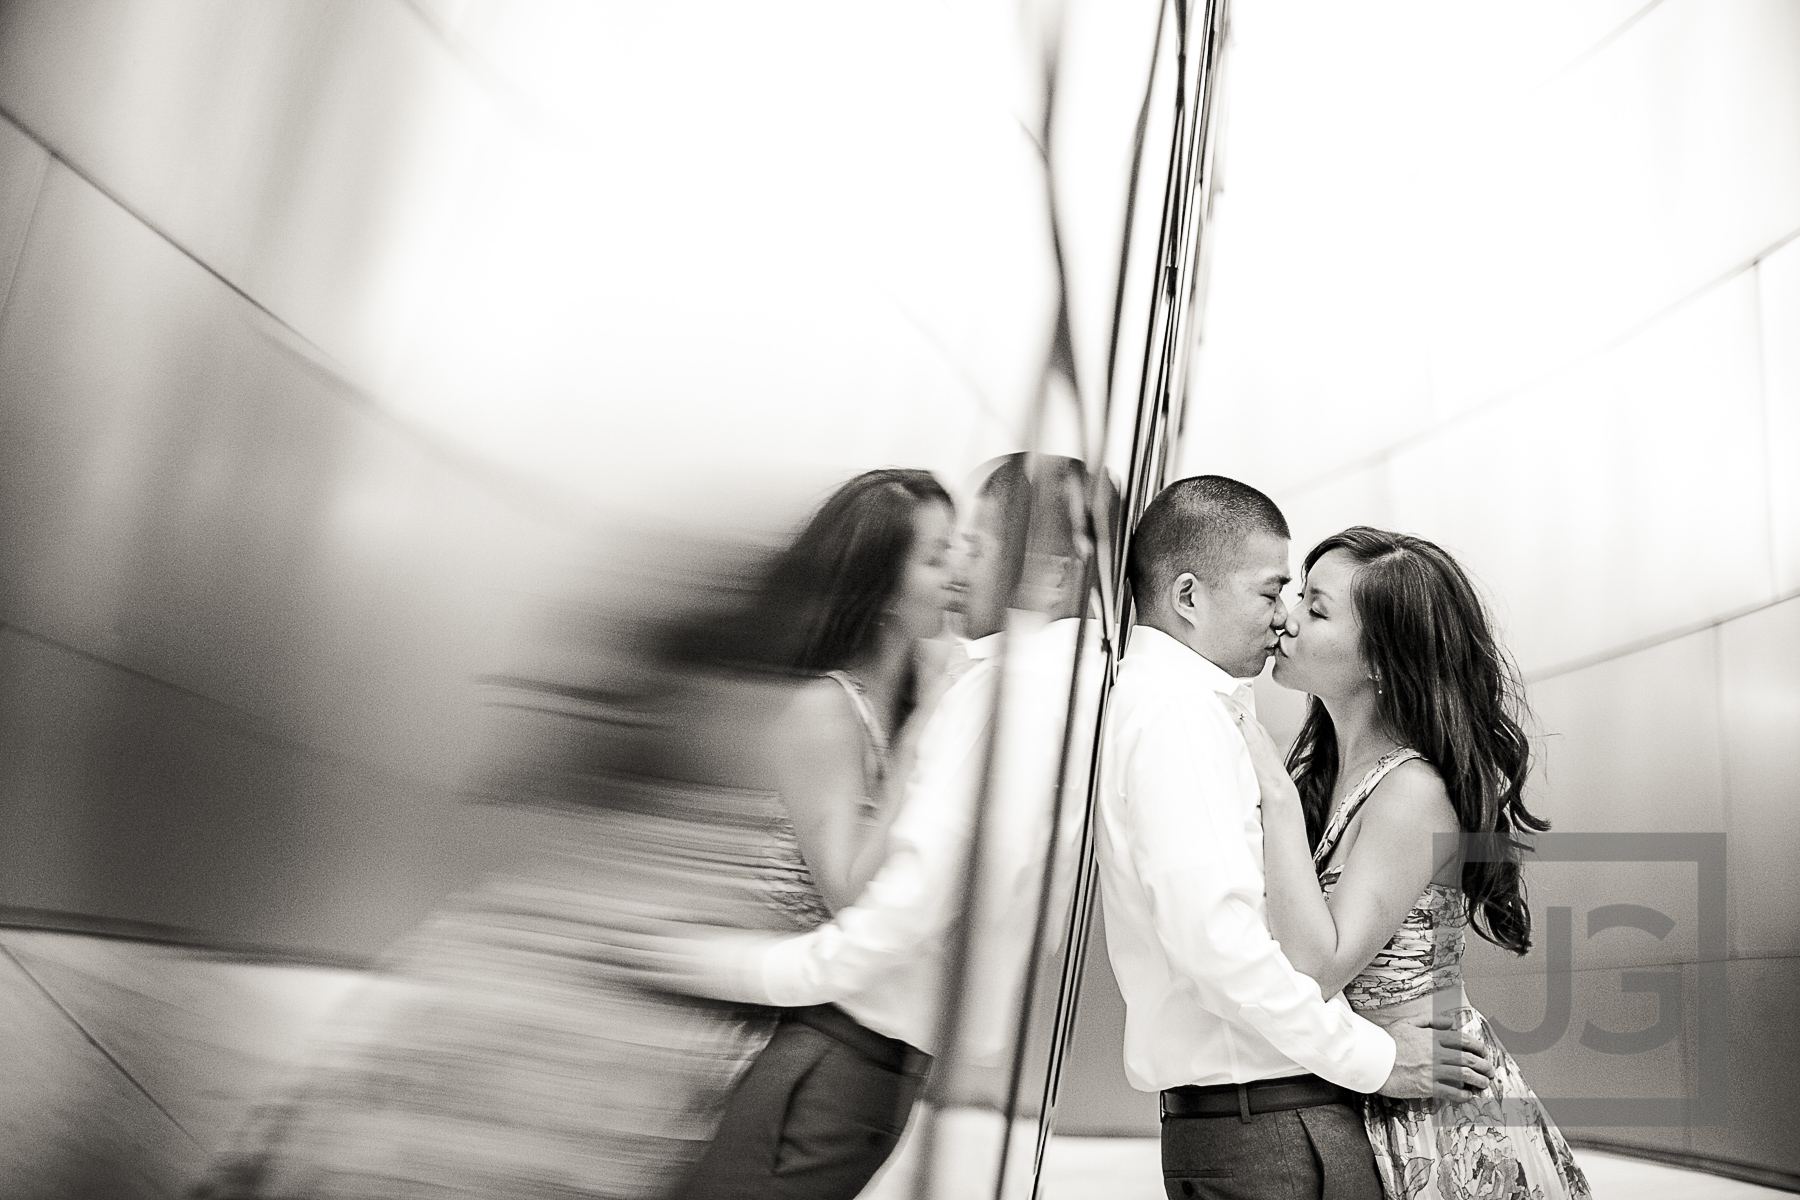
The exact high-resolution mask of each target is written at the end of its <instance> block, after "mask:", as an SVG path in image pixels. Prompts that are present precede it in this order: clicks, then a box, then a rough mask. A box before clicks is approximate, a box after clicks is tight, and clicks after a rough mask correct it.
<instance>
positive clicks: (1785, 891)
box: [1719, 600, 1800, 958]
mask: <svg viewBox="0 0 1800 1200" xmlns="http://www.w3.org/2000/svg"><path fill="white" fill-rule="evenodd" d="M1719 656H1720V669H1719V687H1720V697H1721V700H1720V709H1721V713H1720V715H1721V717H1722V721H1721V724H1722V726H1723V729H1724V737H1725V780H1726V792H1727V797H1728V799H1727V813H1728V816H1729V824H1728V826H1727V828H1728V830H1729V832H1730V841H1729V842H1728V844H1727V850H1726V863H1727V869H1728V880H1729V885H1730V889H1731V908H1730V913H1731V919H1732V926H1731V934H1732V942H1731V947H1732V955H1733V956H1734V957H1739V958H1771V957H1777V956H1782V957H1789V958H1791V957H1794V956H1795V955H1800V869H1796V865H1797V864H1800V737H1796V736H1795V731H1796V730H1800V600H1789V601H1788V602H1786V603H1785V604H1778V605H1776V606H1774V607H1772V608H1766V609H1764V610H1762V611H1761V612H1758V613H1753V614H1751V615H1750V616H1747V617H1742V618H1740V619H1738V620H1736V621H1732V622H1730V623H1728V624H1726V625H1724V626H1722V627H1721V628H1720V629H1719Z"/></svg>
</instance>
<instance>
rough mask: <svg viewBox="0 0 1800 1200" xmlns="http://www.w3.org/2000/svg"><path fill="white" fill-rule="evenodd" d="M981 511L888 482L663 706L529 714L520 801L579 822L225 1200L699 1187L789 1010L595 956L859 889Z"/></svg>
mask: <svg viewBox="0 0 1800 1200" xmlns="http://www.w3.org/2000/svg"><path fill="white" fill-rule="evenodd" d="M951 519H952V518H951V507H950V501H949V498H948V496H947V495H946V494H945V492H944V490H943V488H942V487H941V486H940V485H939V484H938V483H937V481H936V480H935V479H933V478H932V477H931V476H930V475H929V474H928V473H926V472H922V471H875V472H869V473H867V474H865V475H862V476H859V477H858V478H856V479H854V480H852V481H850V482H849V483H848V484H846V485H845V486H844V487H843V488H841V489H840V490H839V491H838V492H837V493H836V494H834V495H833V496H832V497H831V498H830V499H829V500H828V501H827V502H826V503H825V505H824V506H823V507H822V508H821V509H820V510H819V511H818V513H817V514H816V515H815V516H814V517H813V518H812V520H811V521H810V522H809V523H808V524H807V526H806V528H805V529H804V530H803V531H802V532H801V533H800V535H799V537H798V538H797V539H796V540H795V542H794V543H793V545H792V546H791V547H790V548H789V549H788V550H787V551H785V552H784V553H783V554H782V555H781V556H780V557H779V558H778V560H777V561H776V564H775V566H774V568H773V569H772V570H771V571H770V572H769V574H768V576H767V578H766V579H765V581H764V584H763V586H762V587H761V588H760V589H759V590H758V594H757V595H756V597H755V598H754V600H753V602H752V603H751V604H750V605H749V606H748V610H747V611H739V612H738V613H737V614H736V615H715V617H714V618H712V619H709V620H701V621H697V622H688V623H687V624H686V625H685V626H684V629H683V632H682V633H680V634H679V635H676V636H673V637H664V638H663V639H661V645H660V648H659V650H658V651H657V652H656V653H655V654H654V655H653V656H652V657H653V659H654V661H655V662H656V663H657V664H659V666H660V670H659V671H657V672H654V673H653V675H654V677H655V689H654V691H646V692H644V693H642V694H640V695H638V696H637V697H636V698H635V700H633V701H632V702H631V703H629V704H621V702H620V697H619V696H617V695H616V694H615V695H606V694H604V693H601V692H599V691H598V690H596V689H593V688H591V687H590V688H587V689H581V688H570V687H551V686H548V685H538V686H536V687H535V688H532V689H529V694H528V695H526V696H525V698H524V699H522V700H521V699H520V695H519V694H515V695H514V696H513V697H510V698H509V699H510V701H511V703H510V707H509V708H508V709H507V711H509V712H511V713H512V714H513V715H514V717H515V718H516V720H515V722H514V724H513V726H512V727H511V728H509V729H508V730H507V736H508V739H509V740H512V741H516V742H520V743H523V744H524V745H525V746H527V747H528V748H529V753H527V754H526V755H525V758H526V759H527V760H528V761H526V762H524V763H523V766H522V768H521V769H517V770H514V771H513V772H511V774H510V779H511V786H509V787H508V788H507V789H506V794H508V795H509V796H510V797H511V798H515V799H518V798H524V799H529V800H531V801H533V802H534V803H536V804H539V805H541V806H544V807H545V808H546V809H556V810H559V811H560V814H561V815H560V816H558V817H556V818H555V819H556V820H557V822H558V824H557V827H556V828H555V829H554V830H552V831H551V834H550V836H549V837H547V838H546V839H545V845H544V847H543V848H542V850H541V851H539V852H538V853H537V854H536V855H535V856H534V857H532V858H531V859H530V860H529V861H528V862H527V863H526V864H525V865H523V866H522V867H520V868H518V869H516V870H514V871H511V872H509V873H506V874H502V875H496V876H493V877H491V878H489V879H488V880H486V881H485V882H484V883H483V884H482V885H481V887H480V888H478V889H477V890H476V891H475V893H474V894H472V895H470V896H467V897H463V898H461V899H460V900H458V901H457V902H455V903H453V904H452V905H450V906H448V907H447V908H446V909H445V910H444V911H441V912H440V913H438V914H436V915H435V916H434V917H433V918H432V919H431V920H429V921H428V922H426V923H425V925H424V926H423V927H422V928H421V929H419V930H417V931H415V932H414V933H413V934H412V935H411V936H409V937H408V938H407V939H406V940H405V941H404V942H403V943H402V944H401V945H400V946H399V947H398V948H397V949H396V950H395V951H394V952H393V953H392V954H390V955H389V956H388V959H387V961H386V962H385V963H384V964H383V966H384V969H383V970H382V971H381V972H380V973H379V974H378V975H377V976H376V977H375V978H374V979H373V980H372V981H371V984H370V986H369V987H367V988H366V989H365V990H364V993H363V995H362V996H361V997H360V999H359V1000H358V1001H357V1002H356V1003H355V1004H354V1005H353V1006H352V1007H351V1010H350V1011H349V1012H348V1013H347V1014H345V1015H344V1016H343V1017H342V1018H340V1019H339V1020H338V1021H337V1022H336V1023H335V1027H334V1029H333V1030H332V1032H331V1034H330V1035H329V1036H328V1037H326V1038H325V1039H323V1041H322V1044H321V1045H320V1047H319V1048H318V1051H317V1053H316V1055H315V1059H314V1061H313V1062H311V1063H310V1064H308V1068H307V1070H306V1072H305V1074H304V1076H303V1078H302V1079H301V1080H300V1082H299V1085H298V1086H297V1087H295V1088H293V1089H291V1090H290V1091H289V1092H288V1093H287V1094H286V1095H284V1096H283V1097H282V1098H281V1099H280V1100H279V1101H278V1102H276V1103H273V1104H269V1105H265V1106H264V1107H263V1108H262V1109H261V1110H260V1111H259V1112H258V1113H257V1114H256V1115H255V1117H254V1119H253V1120H252V1122H251V1123H250V1125H249V1126H248V1127H247V1128H246V1129H245V1131H244V1132H243V1133H242V1135H241V1136H240V1137H239V1138H238V1139H237V1140H236V1143H235V1145H234V1146H233V1147H232V1148H231V1149H230V1150H229V1151H228V1152H227V1153H225V1154H223V1155H221V1156H220V1158H219V1160H218V1161H217V1162H216V1163H215V1164H214V1169H213V1171H212V1172H211V1173H210V1174H209V1176H208V1179H207V1181H206V1183H205V1184H204V1185H202V1187H201V1189H200V1191H199V1194H200V1195H202V1196H207V1197H215V1198H219V1200H226V1198H249V1197H256V1198H258V1200H276V1198H283V1200H290V1198H291V1200H300V1198H302V1197H304V1198H305V1200H343V1198H346V1197H370V1198H371V1200H373V1198H375V1197H383V1198H391V1197H393V1196H400V1195H404V1196H409V1197H451V1196H458V1197H461V1196H468V1197H474V1196H481V1197H494V1198H496V1200H499V1198H501V1197H506V1198H509V1200H510V1198H514V1197H552V1196H554V1197H559V1198H561V1197H568V1196H575V1195H581V1196H604V1197H654V1196H665V1195H668V1194H670V1193H671V1191H672V1190H673V1189H674V1188H675V1187H676V1186H677V1185H678V1184H679V1182H680V1181H681V1179H682V1178H683V1177H684V1176H685V1175H686V1174H687V1173H688V1172H689V1171H691V1170H692V1168H693V1166H694V1164H695V1163H696V1162H697V1161H699V1159H700V1157H701V1155H702V1153H703V1152H704V1151H705V1149H706V1147H707V1145H708V1144H709V1142H710V1141H711V1140H712V1138H713V1136H714V1134H715V1132H716V1130H717V1128H718V1124H719V1119H720V1114H721V1112H722V1111H723V1109H724V1106H725V1101H726V1099H727V1097H728V1096H729V1095H730V1093H731V1091H732V1089H733V1087H734V1086H736V1084H737V1083H738V1082H739V1080H740V1079H741V1078H742V1077H743V1076H744V1074H745V1072H746V1070H747V1069H748V1068H749V1066H750V1065H751V1063H752V1062H753V1061H755V1060H756V1058H757V1056H758V1055H759V1053H760V1052H762V1050H763V1049H764V1047H765V1046H767V1045H768V1044H769V1043H770V1039H771V1038H772V1037H773V1036H775V1035H776V1033H777V1014H776V1013H775V1012H774V1011H773V1010H769V1009H763V1008H756V1007H753V1006H747V1005H739V1004H730V1003H725V1002H717V1001H710V1000H703V999H693V998H688V997H680V996H674V995H670V994H667V993H660V992H652V991H648V990H646V989H644V988H642V987H640V986H637V985H636V984H635V983H633V982H632V981H631V980H630V979H629V978H626V977H625V976H624V975H623V974H622V973H621V972H618V971H615V970H613V969H611V968H609V967H607V966H605V965H604V964H603V963H602V962H601V961H599V958H600V956H598V955H596V954H595V953H594V952H593V951H594V947H595V945H596V943H597V941H598V940H599V939H600V938H601V937H602V936H603V933H602V931H604V930H605V929H606V928H607V927H608V926H609V925H611V924H614V923H616V922H619V921H641V920H642V919H643V918H644V917H645V916H654V917H658V918H662V919H669V920H675V921H688V922H695V923H703V924H707V925H723V926H730V927H736V928H743V929H753V930H760V931H766V932H775V933H788V932H800V931H804V930H806V929H809V928H812V927H814V926H816V925H818V924H820V923H822V922H824V921H825V920H827V919H828V916H829V913H830V911H831V909H832V905H833V903H834V902H842V901H843V900H844V898H845V897H846V896H854V894H855V892H856V891H857V890H858V889H859V888H860V887H861V884H862V882H863V881H865V880H866V878H867V876H868V875H869V874H870V873H872V872H873V870H874V867H875V866H876V865H878V864H879V861H880V846H879V841H880V838H881V836H882V833H883V830H884V823H885V821H886V819H887V817H888V815H889V809H890V808H891V806H890V805H889V804H888V803H887V800H888V797H889V795H890V791H891V789H890V788H889V783H890V781H891V780H893V779H894V778H895V777H896V776H897V775H898V769H897V767H896V765H895V764H894V761H893V760H894V755H895V753H896V752H897V751H896V750H895V749H893V747H894V746H895V745H896V743H898V744H899V745H900V747H901V750H900V751H898V752H902V753H903V752H904V745H905V742H906V740H907V738H906V734H905V730H906V728H907V725H908V718H909V717H910V716H913V714H914V713H915V711H916V706H915V703H914V695H915V692H916V690H917V688H916V680H917V676H918V672H917V668H916V667H915V659H916V658H917V657H918V656H919V654H920V652H921V642H922V641H923V640H925V639H930V638H933V637H935V636H937V635H938V634H939V633H940V632H941V629H942V625H943V621H944V615H945V611H946V608H947V606H948V603H949V601H950V599H951V581H950V573H949V567H948V563H947V561H946V560H947V556H948V553H949V537H950V525H951ZM521 694H524V693H523V691H522V692H521ZM914 719H916V717H915V718H914ZM896 734H899V735H900V736H898V737H896V736H895V735H896ZM905 1084H906V1081H898V1082H897V1083H896V1087H897V1088H898V1087H902V1086H905Z"/></svg>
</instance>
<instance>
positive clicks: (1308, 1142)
mask: <svg viewBox="0 0 1800 1200" xmlns="http://www.w3.org/2000/svg"><path fill="white" fill-rule="evenodd" d="M1128 570H1129V574H1130V581H1131V587H1132V593H1133V598H1134V604H1135V605H1136V624H1135V626H1134V627H1133V629H1132V631H1131V638H1130V643H1129V647H1128V649H1127V651H1126V655H1125V658H1124V662H1123V664H1122V665H1121V667H1120V671H1119V678H1118V682H1117V685H1116V686H1115V688H1114V690H1113V693H1112V700H1111V706H1110V709H1109V711H1108V714H1107V724H1106V732H1105V739H1106V740H1105V746H1104V754H1103V757H1102V760H1101V762H1102V765H1101V785H1100V800H1099V821H1100V831H1099V855H1100V879H1101V895H1102V898H1103V901H1104V904H1105V911H1106V937H1107V945H1108V949H1109V951H1110V954H1111V958H1112V966H1113V973H1114V975H1115V976H1116V977H1117V979H1118V982H1119V990H1120V992H1121V993H1122V994H1123V996H1124V998H1125V1007H1126V1018H1125V1072H1126V1075H1127V1077H1128V1078H1129V1080H1130V1082H1131V1084H1132V1086H1134V1087H1136V1088H1139V1089H1140V1090H1144V1091H1158V1092H1161V1094H1162V1111H1163V1124H1162V1153H1163V1172H1164V1176H1165V1180H1166V1182H1167V1185H1168V1187H1169V1189H1170V1193H1169V1194H1170V1195H1177V1194H1179V1195H1181V1196H1184V1197H1187V1196H1196V1197H1210V1198H1216V1200H1252V1198H1261V1197H1276V1196H1279V1197H1282V1198H1284V1200H1286V1198H1289V1197H1308V1196H1317V1197H1326V1198H1331V1200H1337V1198H1343V1200H1380V1198H1381V1183H1380V1180H1379V1179H1378V1177H1377V1176H1376V1172H1375V1164H1374V1159H1373V1156H1372V1154H1371V1152H1370V1149H1369V1143H1368V1138H1367V1136H1366V1135H1365V1133H1364V1132H1363V1123H1362V1117H1361V1115H1360V1113H1359V1111H1358V1109H1357V1108H1356V1107H1355V1105H1354V1103H1353V1102H1354V1100H1355V1095H1354V1094H1355V1093H1358V1092H1364V1093H1367V1092H1376V1091H1379V1092H1380V1093H1381V1094H1382V1095H1386V1096H1396V1097H1425V1096H1430V1095H1432V1094H1434V1083H1437V1082H1438V1080H1439V1077H1440V1076H1441V1077H1442V1083H1441V1084H1439V1086H1438V1087H1437V1088H1436V1089H1435V1090H1436V1092H1437V1094H1447V1092H1446V1089H1447V1088H1458V1089H1460V1088H1462V1087H1467V1088H1468V1089H1469V1090H1475V1089H1478V1088H1480V1087H1482V1086H1485V1084H1486V1082H1487V1076H1488V1073H1489V1071H1490V1067H1489V1065H1488V1062H1487V1059H1486V1056H1485V1053H1484V1047H1482V1046H1481V1045H1480V1044H1479V1043H1477V1042H1475V1041H1474V1039H1465V1038H1464V1037H1463V1035H1462V1034H1460V1033H1456V1032H1453V1031H1452V1032H1447V1033H1442V1034H1440V1033H1438V1032H1437V1031H1436V1030H1434V1029H1432V1028H1430V1027H1429V1026H1428V1025H1426V1024H1425V1021H1426V1020H1428V1018H1420V1021H1419V1023H1417V1024H1405V1023H1402V1024H1397V1025H1395V1026H1394V1027H1393V1029H1392V1031H1391V1033H1392V1036H1390V1034H1389V1033H1388V1032H1384V1031H1383V1030H1381V1029H1380V1028H1378V1027H1377V1026H1375V1025H1372V1024H1370V1023H1369V1022H1367V1021H1365V1020H1363V1019H1362V1018H1361V1017H1358V1016H1357V1015H1355V1014H1354V1013H1353V1012H1351V1010H1350V1007H1349V1005H1348V1004H1346V1003H1345V1001H1344V999H1343V997H1342V996H1341V995H1339V996H1334V997H1332V998H1331V999H1330V1000H1329V1001H1327V1000H1326V999H1325V998H1324V997H1323V996H1321V995H1320V993H1319V988H1318V985H1317V984H1316V983H1314V982H1313V981H1312V980H1311V979H1309V978H1308V977H1306V976H1304V975H1301V974H1300V973H1298V972H1297V971H1295V970H1294V969H1293V967H1291V966H1290V965H1289V964H1288V962H1287V959H1286V958H1284V957H1283V956H1282V953H1281V949H1280V947H1279V946H1278V945H1277V944H1276V943H1275V941H1274V940H1273V939H1272V938H1271V937H1270V935H1269V931H1268V925H1267V921H1266V917H1265V912H1264V906H1263V874H1262V825H1261V815H1260V811H1259V807H1258V805H1259V799H1260V797H1259V792H1258V788H1257V784H1256V776H1255V772H1254V770H1253V769H1252V767H1251V762H1250V756H1249V751H1248V750H1247V749H1246V747H1245V744H1244V740H1243V737H1242V735H1241V733H1240V732H1239V730H1238V728H1237V726H1236V724H1235V721H1234V720H1233V718H1232V717H1231V716H1230V715H1228V714H1227V712H1226V709H1225V707H1224V706H1223V705H1222V704H1221V703H1220V702H1219V699H1218V697H1220V696H1230V697H1233V698H1234V699H1236V700H1237V701H1238V702H1239V703H1240V704H1241V705H1243V706H1245V707H1246V708H1248V707H1249V706H1250V705H1251V703H1252V701H1251V691H1250V684H1249V680H1250V679H1251V678H1253V677H1254V676H1256V675H1257V674H1259V673H1260V672H1261V671H1262V668H1263V665H1264V663H1265V662H1266V661H1267V659H1268V657H1269V655H1270V654H1271V653H1272V652H1273V651H1274V648H1275V645H1276V641H1277V638H1278V637H1279V631H1280V630H1281V629H1282V628H1283V626H1284V625H1285V624H1286V622H1287V610H1286V608H1285V606H1284V605H1283V603H1282V599H1281V590H1282V588H1283V587H1284V586H1285V585H1286V584H1287V583H1288V527H1287V522H1286V521H1285V520H1284V519H1283V517H1282V515H1281V512H1280V510H1279V509H1277V508H1276V507H1275V505H1274V503H1273V502H1272V501H1270V500H1269V498H1268V497H1267V496H1264V495H1263V494H1262V493H1261V492H1259V491H1257V490H1256V489H1254V488H1251V487H1247V486H1245V485H1244V484H1241V483H1238V482H1237V481H1235V480H1231V479H1225V478H1223V477H1220V476H1199V477H1196V478H1191V479H1183V480H1180V481H1178V482H1176V483H1173V484H1171V485H1170V486H1169V487H1168V488H1166V489H1165V490H1164V491H1163V492H1162V493H1161V494H1160V495H1158V496H1157V497H1156V499H1155V500H1154V501H1152V503H1151V504H1150V506H1149V507H1148V508H1147V509H1146V510H1145V512H1144V515H1143V518H1142V520H1141V521H1140V522H1139V523H1138V527H1137V530H1136V533H1135V536H1134V541H1133V544H1132V549H1131V555H1130V562H1129V567H1128ZM1445 1024H1448V1022H1447V1021H1446V1022H1445Z"/></svg>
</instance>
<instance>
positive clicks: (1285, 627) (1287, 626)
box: [1269, 596, 1300, 637]
mask: <svg viewBox="0 0 1800 1200" xmlns="http://www.w3.org/2000/svg"><path fill="white" fill-rule="evenodd" d="M1269 624H1270V625H1271V626H1273V627H1274V629H1275V632H1276V633H1282V634H1286V635H1287V636H1288V637H1293V636H1294V635H1295V634H1297V633H1299V632H1300V628H1299V625H1298V624H1297V623H1296V622H1295V621H1294V615H1293V614H1292V613H1291V612H1289V611H1288V606H1287V601H1285V600H1283V599H1281V598H1280V597H1279V596H1278V597H1276V599H1275V613H1274V615H1273V616H1272V617H1270V618H1269Z"/></svg>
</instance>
